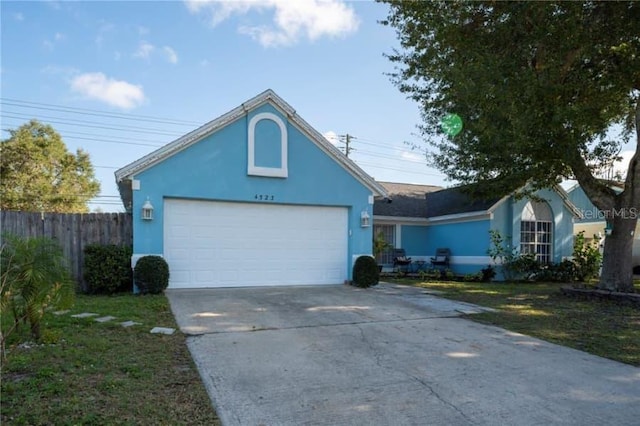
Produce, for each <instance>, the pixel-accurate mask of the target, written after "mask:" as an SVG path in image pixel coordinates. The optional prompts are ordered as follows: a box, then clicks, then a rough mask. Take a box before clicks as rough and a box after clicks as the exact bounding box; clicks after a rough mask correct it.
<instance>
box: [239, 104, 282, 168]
mask: <svg viewBox="0 0 640 426" xmlns="http://www.w3.org/2000/svg"><path fill="white" fill-rule="evenodd" d="M261 120H271V121H273V122H274V123H276V124H277V125H278V127H279V128H280V167H258V166H256V151H255V142H256V125H257V124H258V122H259V121H261ZM287 141H288V137H287V126H285V124H284V122H283V121H282V119H281V118H280V117H278V116H277V115H275V114H273V113H270V112H262V113H260V114H256V115H254V116H253V118H251V120H249V145H248V151H249V155H248V159H247V173H248V174H249V175H252V176H266V177H280V178H286V177H288V175H289V170H288V167H287V158H288V157H287Z"/></svg>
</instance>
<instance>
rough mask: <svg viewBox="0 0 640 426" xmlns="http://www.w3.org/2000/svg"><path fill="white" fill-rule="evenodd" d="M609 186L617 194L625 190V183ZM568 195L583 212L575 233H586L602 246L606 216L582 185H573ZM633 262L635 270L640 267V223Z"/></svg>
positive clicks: (604, 237) (575, 226)
mask: <svg viewBox="0 0 640 426" xmlns="http://www.w3.org/2000/svg"><path fill="white" fill-rule="evenodd" d="M609 185H610V187H611V189H613V190H614V191H616V192H621V191H622V190H623V189H624V184H623V183H619V182H609ZM567 194H568V196H569V199H570V200H571V202H572V203H573V204H574V205H575V206H576V207H577V208H578V209H579V210H580V211H581V212H582V217H581V218H580V219H577V220H576V222H575V223H574V226H573V233H574V234H578V233H579V232H584V236H585V238H586V239H587V240H593V239H594V238H595V239H597V240H598V241H599V243H600V244H601V245H602V244H604V240H605V239H606V234H607V229H606V228H607V221H606V215H605V214H604V213H603V212H602V211H600V210H599V209H598V208H597V207H596V206H595V205H594V204H593V203H592V202H591V200H589V197H587V194H585V192H584V190H583V189H582V187H581V186H580V185H578V184H576V185H573V186H572V187H571V188H569V189H568V190H567ZM635 213H640V212H635ZM632 262H633V266H634V268H636V267H640V223H639V224H638V225H636V232H635V235H634V238H633V260H632Z"/></svg>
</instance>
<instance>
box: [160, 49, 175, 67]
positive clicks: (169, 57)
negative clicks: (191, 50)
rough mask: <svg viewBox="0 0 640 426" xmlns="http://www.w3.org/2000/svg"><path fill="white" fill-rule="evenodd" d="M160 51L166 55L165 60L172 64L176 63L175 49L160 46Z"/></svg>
mask: <svg viewBox="0 0 640 426" xmlns="http://www.w3.org/2000/svg"><path fill="white" fill-rule="evenodd" d="M162 51H163V52H164V54H165V56H166V57H167V61H169V62H171V63H172V64H177V63H178V54H177V53H176V51H175V50H173V49H172V48H171V47H169V46H164V47H163V48H162Z"/></svg>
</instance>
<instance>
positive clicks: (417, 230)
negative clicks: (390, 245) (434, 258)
mask: <svg viewBox="0 0 640 426" xmlns="http://www.w3.org/2000/svg"><path fill="white" fill-rule="evenodd" d="M428 229H429V228H428V227H427V226H419V225H402V226H401V228H400V245H401V247H398V248H402V249H404V251H405V252H406V253H407V256H424V250H425V244H426V241H427V240H428V239H429V237H428Z"/></svg>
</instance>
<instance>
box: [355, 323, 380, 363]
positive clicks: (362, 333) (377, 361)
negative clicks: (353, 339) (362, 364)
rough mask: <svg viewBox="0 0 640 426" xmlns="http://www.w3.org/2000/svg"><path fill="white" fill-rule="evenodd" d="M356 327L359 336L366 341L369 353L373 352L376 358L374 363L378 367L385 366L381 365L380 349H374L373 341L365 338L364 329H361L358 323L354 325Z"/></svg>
mask: <svg viewBox="0 0 640 426" xmlns="http://www.w3.org/2000/svg"><path fill="white" fill-rule="evenodd" d="M356 327H357V328H358V330H360V338H361V339H362V341H363V342H364V343H366V345H367V346H368V347H369V349H371V353H372V354H373V356H374V357H375V360H376V365H377V366H378V367H380V368H385V367H384V366H383V365H382V357H381V354H380V351H379V350H378V349H376V348H375V346H374V345H373V343H372V342H371V341H370V340H369V339H368V338H367V336H365V334H364V330H363V329H362V327H360V325H356Z"/></svg>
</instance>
